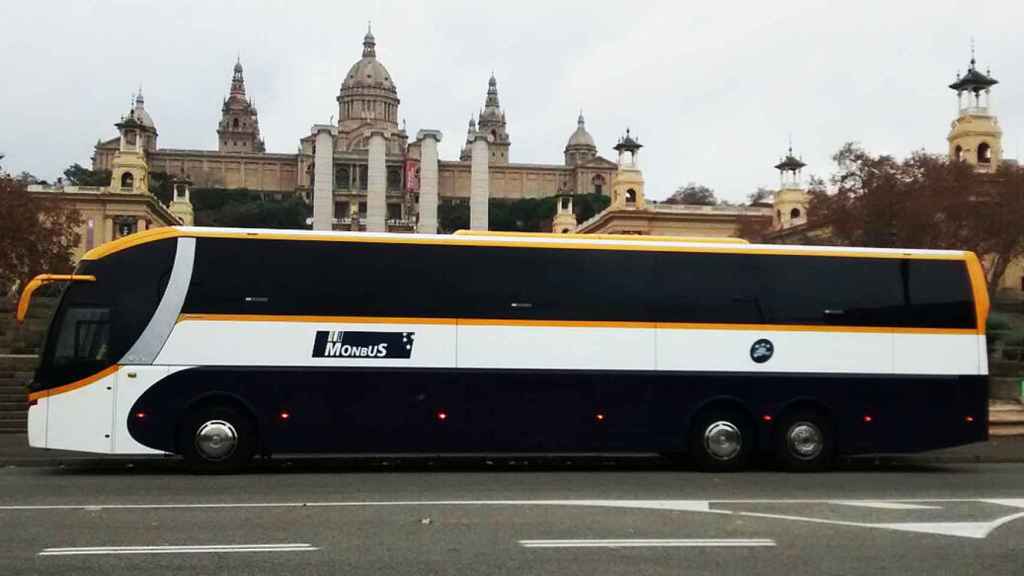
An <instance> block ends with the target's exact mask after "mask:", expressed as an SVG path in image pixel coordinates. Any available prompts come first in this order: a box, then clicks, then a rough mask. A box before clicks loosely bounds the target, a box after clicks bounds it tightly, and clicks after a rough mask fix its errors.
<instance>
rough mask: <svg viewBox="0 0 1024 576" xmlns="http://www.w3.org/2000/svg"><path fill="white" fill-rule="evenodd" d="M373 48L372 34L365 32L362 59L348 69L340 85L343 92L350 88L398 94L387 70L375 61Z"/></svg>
mask: <svg viewBox="0 0 1024 576" xmlns="http://www.w3.org/2000/svg"><path fill="white" fill-rule="evenodd" d="M375 46H376V42H375V41H374V38H373V34H371V33H370V32H367V33H366V37H364V38H363V57H362V58H361V59H360V60H359V61H358V62H356V63H355V64H353V65H352V67H351V68H349V70H348V74H346V75H345V80H344V81H343V82H342V83H341V90H342V91H343V92H344V91H345V90H347V89H352V88H376V89H378V90H386V91H388V92H393V93H398V90H397V89H396V88H395V83H394V82H392V80H391V75H390V74H388V70H387V68H385V67H384V65H383V64H381V63H380V61H379V60H377V53H376V49H375Z"/></svg>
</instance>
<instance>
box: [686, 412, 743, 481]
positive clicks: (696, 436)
mask: <svg viewBox="0 0 1024 576" xmlns="http://www.w3.org/2000/svg"><path fill="white" fill-rule="evenodd" d="M689 448H690V457H691V458H692V459H693V461H694V463H695V464H696V465H697V468H698V469H700V470H703V471H705V472H735V471H738V470H742V469H743V468H745V467H746V466H747V464H748V463H749V462H750V456H751V454H752V453H753V452H754V429H753V427H752V426H751V425H750V419H749V418H747V415H746V414H744V413H743V411H742V410H739V409H736V408H729V407H713V408H709V409H706V410H704V411H702V412H700V413H699V414H698V415H697V416H696V418H695V419H694V421H693V426H692V427H691V431H690V446H689Z"/></svg>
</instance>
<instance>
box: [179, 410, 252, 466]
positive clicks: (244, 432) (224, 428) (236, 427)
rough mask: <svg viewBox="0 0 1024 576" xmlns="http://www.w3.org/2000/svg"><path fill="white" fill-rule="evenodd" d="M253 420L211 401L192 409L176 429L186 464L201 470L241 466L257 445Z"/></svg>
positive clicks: (250, 457)
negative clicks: (210, 403)
mask: <svg viewBox="0 0 1024 576" xmlns="http://www.w3.org/2000/svg"><path fill="white" fill-rule="evenodd" d="M255 435H256V429H255V426H253V424H252V421H251V420H250V419H249V418H247V417H246V416H245V415H244V414H242V413H241V412H239V411H238V410H237V409H235V408H233V407H232V406H228V405H222V404H212V405H205V406H200V407H198V408H197V409H195V410H193V411H191V412H190V413H189V414H188V415H187V416H186V417H185V420H184V422H183V423H182V426H181V427H180V429H179V435H178V447H179V450H180V452H181V455H182V456H184V457H185V462H186V463H187V464H188V467H189V468H190V469H192V471H194V472H198V473H202V474H228V473H232V472H238V471H239V470H241V469H243V468H244V467H245V466H246V465H247V464H248V463H249V460H251V459H252V456H253V453H254V452H255V448H256V441H255V440H256V438H255Z"/></svg>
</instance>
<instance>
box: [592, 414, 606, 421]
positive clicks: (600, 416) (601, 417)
mask: <svg viewBox="0 0 1024 576" xmlns="http://www.w3.org/2000/svg"><path fill="white" fill-rule="evenodd" d="M594 420H597V421H598V422H604V413H603V412H598V413H597V414H594Z"/></svg>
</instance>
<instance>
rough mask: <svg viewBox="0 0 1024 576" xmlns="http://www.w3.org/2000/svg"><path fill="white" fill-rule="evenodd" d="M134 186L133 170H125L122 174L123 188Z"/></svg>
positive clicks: (128, 188) (127, 188) (129, 188)
mask: <svg viewBox="0 0 1024 576" xmlns="http://www.w3.org/2000/svg"><path fill="white" fill-rule="evenodd" d="M133 188H135V177H134V176H132V173H131V172H125V173H124V174H122V175H121V189H122V190H131V189H133Z"/></svg>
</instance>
